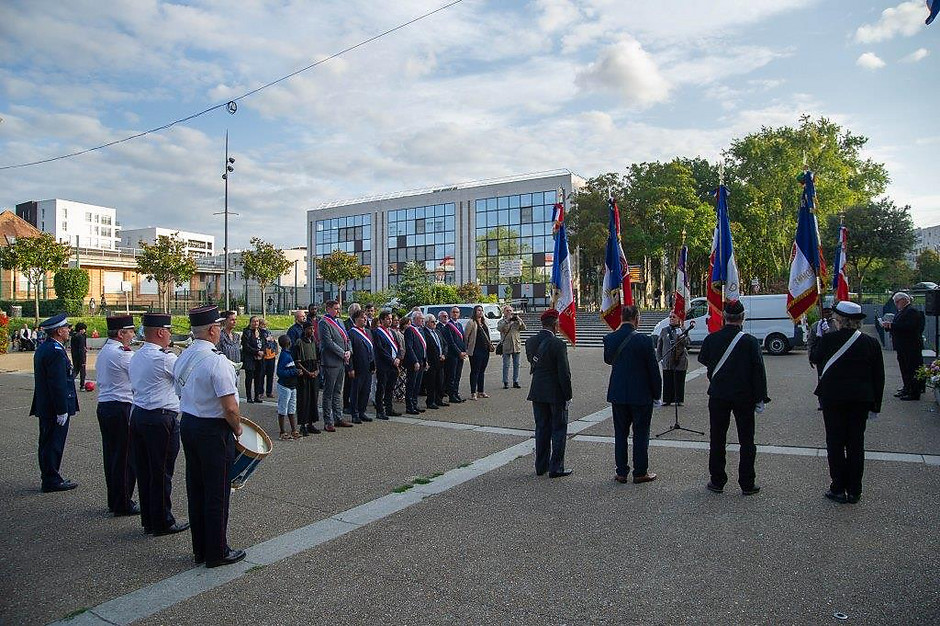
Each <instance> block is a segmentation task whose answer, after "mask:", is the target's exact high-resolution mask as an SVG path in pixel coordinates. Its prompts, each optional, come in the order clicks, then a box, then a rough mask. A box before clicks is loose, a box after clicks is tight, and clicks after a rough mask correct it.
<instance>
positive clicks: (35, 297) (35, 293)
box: [33, 279, 39, 326]
mask: <svg viewBox="0 0 940 626" xmlns="http://www.w3.org/2000/svg"><path fill="white" fill-rule="evenodd" d="M33 286H34V287H35V289H34V290H33V302H35V303H36V310H35V311H34V313H35V314H36V326H39V280H38V279H37V280H36V283H35V284H34V285H33Z"/></svg>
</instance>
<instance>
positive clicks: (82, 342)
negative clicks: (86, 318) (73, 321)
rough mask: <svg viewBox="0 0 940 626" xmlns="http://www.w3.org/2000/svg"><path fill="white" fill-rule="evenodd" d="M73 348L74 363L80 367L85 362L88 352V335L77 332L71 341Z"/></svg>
mask: <svg viewBox="0 0 940 626" xmlns="http://www.w3.org/2000/svg"><path fill="white" fill-rule="evenodd" d="M69 343H70V345H71V348H72V363H73V364H74V365H75V366H76V367H78V366H80V365H81V364H82V363H84V362H85V359H86V357H87V353H88V335H86V334H85V333H75V334H74V335H72V339H71V341H70V342H69Z"/></svg>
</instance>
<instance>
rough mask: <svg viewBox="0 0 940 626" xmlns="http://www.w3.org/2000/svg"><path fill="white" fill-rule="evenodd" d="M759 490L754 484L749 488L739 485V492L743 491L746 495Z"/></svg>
mask: <svg viewBox="0 0 940 626" xmlns="http://www.w3.org/2000/svg"><path fill="white" fill-rule="evenodd" d="M759 491H760V487H759V486H757V485H754V486H753V487H751V488H750V489H745V488H744V487H741V493H743V494H744V495H746V496H753V495H754V494H755V493H758V492H759Z"/></svg>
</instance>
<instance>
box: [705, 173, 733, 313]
mask: <svg viewBox="0 0 940 626" xmlns="http://www.w3.org/2000/svg"><path fill="white" fill-rule="evenodd" d="M724 186H725V160H724V159H722V160H721V161H719V162H718V195H719V196H720V195H721V188H722V187H724ZM716 201H717V198H716ZM715 215H716V216H717V215H718V205H717V203H716V205H715ZM729 219H730V218H729ZM723 258H724V256H723V255H722V253H721V237H720V236H719V237H718V246H717V247H716V248H715V261H716V262H717V261H718V259H723ZM708 280H711V276H709V277H708ZM727 282H728V281H726V280H723V281H721V309H722V311H724V308H725V283H727ZM721 325H722V326H724V318H723V317H722V320H721Z"/></svg>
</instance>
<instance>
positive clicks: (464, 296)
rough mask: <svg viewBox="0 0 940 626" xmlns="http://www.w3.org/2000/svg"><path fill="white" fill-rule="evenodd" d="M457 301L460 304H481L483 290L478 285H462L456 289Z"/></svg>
mask: <svg viewBox="0 0 940 626" xmlns="http://www.w3.org/2000/svg"><path fill="white" fill-rule="evenodd" d="M457 299H458V300H459V301H460V302H462V303H463V302H483V301H484V298H483V290H482V289H481V288H480V284H479V283H464V284H462V285H460V286H459V287H457Z"/></svg>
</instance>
